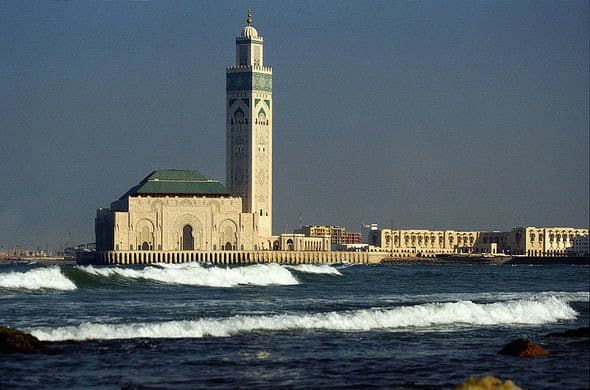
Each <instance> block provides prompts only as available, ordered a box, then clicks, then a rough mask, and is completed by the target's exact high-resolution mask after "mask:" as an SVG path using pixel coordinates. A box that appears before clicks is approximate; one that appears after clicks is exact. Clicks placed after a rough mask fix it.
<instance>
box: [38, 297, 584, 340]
mask: <svg viewBox="0 0 590 390" xmlns="http://www.w3.org/2000/svg"><path fill="white" fill-rule="evenodd" d="M577 314H578V313H577V312H576V311H575V310H574V309H572V308H571V307H570V306H569V305H568V304H567V302H566V301H565V300H563V299H560V298H557V297H546V298H544V299H541V300H530V299H526V300H515V301H506V302H494V303H487V304H478V303H474V302H471V301H458V302H447V303H427V304H421V305H414V306H399V307H393V308H373V309H362V310H354V311H340V312H337V311H335V312H327V313H304V314H279V315H276V314H275V315H255V316H242V315H238V316H232V317H228V318H203V319H197V320H185V321H167V322H157V323H132V324H101V323H83V324H80V325H78V326H65V327H59V328H47V327H43V328H35V329H29V332H31V334H33V335H34V336H36V337H37V338H39V339H41V340H47V341H62V340H88V339H129V338H185V337H186V338H200V337H206V336H211V337H228V336H232V335H235V334H238V333H244V332H252V331H300V330H327V331H347V332H355V331H356V332H362V331H370V330H390V331H396V330H398V331H399V330H420V329H431V328H433V327H437V326H439V327H440V326H442V327H445V329H448V328H449V327H451V328H452V327H464V326H472V327H480V326H498V325H500V326H511V325H512V326H514V325H517V326H518V325H535V324H545V323H551V322H556V321H559V320H570V319H574V318H576V316H577Z"/></svg>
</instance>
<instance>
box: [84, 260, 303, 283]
mask: <svg viewBox="0 0 590 390" xmlns="http://www.w3.org/2000/svg"><path fill="white" fill-rule="evenodd" d="M76 268H77V269H79V270H81V271H83V272H86V273H88V274H91V275H97V276H103V277H113V276H116V277H123V278H129V279H144V280H151V281H156V282H161V283H167V284H182V285H193V286H211V287H235V286H239V285H254V286H268V285H296V284H299V282H298V281H297V279H296V278H295V277H294V276H293V274H291V272H289V270H287V269H285V268H284V267H281V266H280V265H278V264H256V265H250V266H244V267H234V268H229V267H228V268H220V267H205V266H202V265H200V264H199V263H183V264H155V265H154V266H148V267H145V268H143V269H136V268H121V267H106V268H102V267H93V266H91V265H88V266H78V267H76Z"/></svg>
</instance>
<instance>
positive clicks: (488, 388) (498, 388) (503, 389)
mask: <svg viewBox="0 0 590 390" xmlns="http://www.w3.org/2000/svg"><path fill="white" fill-rule="evenodd" d="M455 390H522V389H521V388H520V387H518V386H516V385H515V384H514V382H512V381H511V380H507V381H504V382H502V380H501V379H499V378H496V377H495V376H491V375H488V376H482V377H476V376H473V377H471V378H469V379H467V380H466V381H465V382H463V383H461V384H460V385H457V386H455Z"/></svg>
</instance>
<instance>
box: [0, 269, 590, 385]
mask: <svg viewBox="0 0 590 390" xmlns="http://www.w3.org/2000/svg"><path fill="white" fill-rule="evenodd" d="M589 283H590V282H589V267H588V266H586V265H476V264H474V265H456V264H455V265H426V264H416V265H353V264H329V265H328V264H323V265H311V264H305V265H282V264H257V265H248V266H219V265H217V266H214V265H210V264H198V263H185V264H154V265H145V266H134V267H116V266H91V265H86V266H78V265H47V264H38V263H34V262H32V263H10V262H2V263H0V325H5V326H9V327H12V328H17V329H20V330H23V331H26V332H29V333H31V334H33V335H34V336H36V337H37V338H39V339H40V340H45V341H51V342H53V343H51V344H50V345H51V346H52V347H51V348H50V349H49V350H48V351H44V352H39V353H33V354H4V355H0V388H1V389H11V388H27V389H31V388H34V389H42V388H47V389H49V388H50V389H54V388H75V389H80V388H105V389H111V388H112V389H115V388H125V389H194V388H349V387H352V388H388V389H452V388H454V387H455V385H457V384H458V383H461V382H464V381H465V380H467V379H468V378H469V377H472V376H483V375H493V376H496V377H498V378H501V379H503V380H506V379H510V380H512V381H513V382H514V383H515V384H516V385H518V386H520V387H522V388H525V389H588V388H589V386H590V385H589V375H590V373H589V366H590V348H589V342H588V339H587V338H586V339H582V340H580V339H568V338H563V337H559V336H555V335H551V333H554V332H561V331H564V330H568V329H575V328H580V327H586V326H589ZM517 338H527V339H530V340H532V341H534V342H536V343H538V344H540V345H541V346H543V347H544V348H545V349H546V350H547V351H548V352H549V355H547V356H544V357H538V358H518V357H512V356H506V355H502V354H499V353H498V352H499V350H500V349H502V347H503V346H504V345H505V344H507V343H508V342H510V341H511V340H514V339H517Z"/></svg>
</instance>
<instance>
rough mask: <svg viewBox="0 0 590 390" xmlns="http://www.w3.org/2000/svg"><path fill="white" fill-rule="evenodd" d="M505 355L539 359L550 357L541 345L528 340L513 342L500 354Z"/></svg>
mask: <svg viewBox="0 0 590 390" xmlns="http://www.w3.org/2000/svg"><path fill="white" fill-rule="evenodd" d="M499 353H501V354H504V355H511V356H518V357H529V358H532V357H538V356H545V355H548V354H549V352H547V351H546V350H545V348H543V347H541V346H540V345H539V344H537V343H534V342H532V341H531V340H527V339H516V340H512V341H511V342H509V343H508V344H506V345H505V346H504V348H502V350H501V351H500V352H499Z"/></svg>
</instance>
